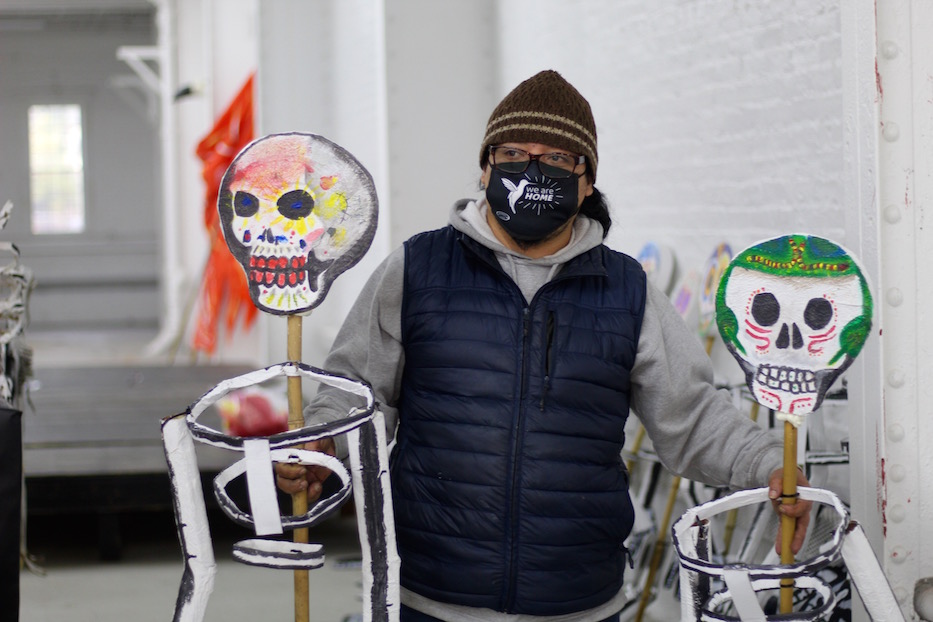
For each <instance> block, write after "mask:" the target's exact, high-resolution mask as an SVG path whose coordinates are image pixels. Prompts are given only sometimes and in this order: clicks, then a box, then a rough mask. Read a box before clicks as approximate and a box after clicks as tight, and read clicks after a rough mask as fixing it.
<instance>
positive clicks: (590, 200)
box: [580, 186, 612, 239]
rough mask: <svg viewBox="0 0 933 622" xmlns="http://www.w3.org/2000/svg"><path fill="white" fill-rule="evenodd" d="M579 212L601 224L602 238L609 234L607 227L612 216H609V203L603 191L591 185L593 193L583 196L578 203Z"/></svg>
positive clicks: (610, 224)
mask: <svg viewBox="0 0 933 622" xmlns="http://www.w3.org/2000/svg"><path fill="white" fill-rule="evenodd" d="M580 213H581V214H583V215H584V216H586V217H587V218H592V219H593V220H595V221H596V222H598V223H599V224H601V225H602V226H603V239H605V238H606V236H607V235H609V227H611V226H612V218H610V217H609V204H608V203H607V202H606V198H605V197H604V196H603V193H602V192H600V191H599V190H597V189H596V186H593V194H591V195H590V196H588V197H584V198H583V203H581V204H580Z"/></svg>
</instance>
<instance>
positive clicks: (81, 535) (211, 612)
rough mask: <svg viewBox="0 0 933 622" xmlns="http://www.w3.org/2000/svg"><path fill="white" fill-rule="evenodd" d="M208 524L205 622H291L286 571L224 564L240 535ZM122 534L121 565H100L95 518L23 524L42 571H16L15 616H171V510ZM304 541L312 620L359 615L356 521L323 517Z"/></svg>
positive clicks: (127, 521)
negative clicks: (308, 543) (210, 547)
mask: <svg viewBox="0 0 933 622" xmlns="http://www.w3.org/2000/svg"><path fill="white" fill-rule="evenodd" d="M211 518H212V523H214V520H213V519H214V516H213V515H212V517H211ZM214 525H215V526H214V527H213V529H214V530H215V532H219V533H215V539H214V550H215V556H216V557H217V564H218V568H217V576H216V581H215V587H214V591H213V593H212V596H211V599H210V603H209V605H208V610H207V617H206V619H207V620H217V621H219V620H283V621H285V620H292V619H294V597H293V594H294V592H293V589H294V588H293V578H292V573H291V572H290V571H280V570H272V569H267V568H254V567H249V566H245V565H243V564H240V563H237V562H234V561H232V559H231V557H230V554H229V552H230V550H231V545H232V543H233V542H234V541H235V540H236V539H239V538H241V537H244V534H243V533H238V532H236V531H235V530H236V529H237V528H236V527H235V526H231V527H230V528H225V529H223V530H222V531H221V528H218V527H217V526H216V525H217V523H214ZM121 528H122V531H123V539H124V547H123V557H122V559H120V560H118V561H111V562H102V561H100V560H99V555H98V549H97V546H96V538H97V533H96V530H97V525H96V517H93V516H91V517H79V518H78V519H77V520H76V521H74V522H73V523H71V524H69V523H68V522H65V521H62V522H58V523H56V522H55V520H54V519H52V518H51V517H42V518H41V519H37V520H34V521H31V523H30V533H29V541H30V546H29V549H30V553H31V554H32V555H33V556H35V557H36V558H38V563H39V565H40V567H41V569H42V571H43V572H44V575H39V574H36V573H35V572H31V571H29V570H24V571H23V572H22V573H21V576H20V592H21V593H20V599H21V602H20V620H21V621H22V622H63V621H68V622H110V621H117V620H120V621H134V622H149V621H152V622H165V621H167V620H171V619H172V614H173V610H174V606H175V599H176V596H177V593H178V587H179V583H180V580H181V576H182V569H183V565H182V557H181V552H180V547H179V544H178V541H177V539H176V536H175V527H174V523H173V519H172V516H171V514H169V513H148V514H147V515H142V514H138V515H132V516H129V517H125V518H124V521H123V525H122V527H121ZM248 535H249V534H245V536H247V537H248ZM312 541H316V542H321V543H323V544H325V554H326V555H327V561H326V563H325V566H324V567H323V568H320V569H318V570H315V571H312V572H311V573H310V594H311V597H310V601H311V605H310V606H311V612H312V613H311V620H321V621H336V622H340V621H342V620H343V619H344V618H345V617H346V616H347V615H349V614H353V613H359V607H360V604H359V601H358V594H359V587H358V586H359V584H360V580H361V574H360V570H359V565H358V563H355V562H356V560H357V559H358V554H359V546H358V544H357V542H356V519H355V518H353V517H350V518H342V517H340V518H333V519H330V520H329V521H328V522H326V523H325V524H323V525H321V526H319V527H318V528H317V529H316V530H315V531H314V534H313V535H312Z"/></svg>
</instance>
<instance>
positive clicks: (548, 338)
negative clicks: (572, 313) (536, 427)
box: [538, 311, 554, 412]
mask: <svg viewBox="0 0 933 622" xmlns="http://www.w3.org/2000/svg"><path fill="white" fill-rule="evenodd" d="M553 349H554V312H553V311H548V314H547V331H546V335H545V345H544V387H542V389H541V403H540V404H539V405H538V407H539V408H540V409H541V411H542V412H543V411H544V399H545V398H546V397H547V391H548V388H550V386H551V363H552V362H553V358H552V357H551V353H552V350H553Z"/></svg>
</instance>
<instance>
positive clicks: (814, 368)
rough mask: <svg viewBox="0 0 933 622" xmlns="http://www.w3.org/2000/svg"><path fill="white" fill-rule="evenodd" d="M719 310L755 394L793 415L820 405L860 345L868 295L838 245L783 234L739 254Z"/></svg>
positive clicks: (856, 269)
mask: <svg viewBox="0 0 933 622" xmlns="http://www.w3.org/2000/svg"><path fill="white" fill-rule="evenodd" d="M716 312H717V316H716V322H717V325H718V327H719V332H720V334H721V335H722V338H723V341H724V342H725V344H726V346H728V348H729V350H730V352H731V353H732V355H733V356H734V357H735V358H736V360H737V361H738V362H739V365H740V366H741V368H742V370H743V371H744V372H745V378H746V383H747V384H748V388H749V391H751V392H752V395H754V397H755V400H756V401H758V402H759V403H760V404H761V405H762V406H765V407H766V408H770V409H773V410H776V411H779V412H780V413H784V414H785V415H790V416H791V417H794V418H796V417H802V416H804V415H806V414H808V413H811V412H813V411H814V410H816V409H817V408H819V407H820V404H821V403H822V401H823V398H824V397H825V395H826V392H827V390H828V389H829V387H830V386H831V385H832V384H833V382H835V380H836V379H837V378H838V377H839V375H840V374H842V372H843V371H844V370H845V369H846V368H847V367H848V366H849V365H851V364H852V361H853V360H854V359H855V357H856V355H858V353H859V352H860V351H861V349H862V346H863V345H864V343H865V340H866V339H867V338H868V333H869V330H870V328H871V316H872V298H871V293H870V292H869V290H868V283H867V281H866V280H865V277H864V275H863V274H862V271H861V269H860V268H859V266H858V264H857V263H856V262H855V259H854V258H853V257H852V256H851V255H850V254H849V253H848V252H846V251H845V250H844V249H843V248H842V247H840V246H839V245H837V244H835V243H834V242H831V241H829V240H826V239H824V238H818V237H815V236H808V235H785V236H781V237H778V238H774V239H771V240H767V241H765V242H761V243H759V244H756V245H754V246H751V247H749V248H747V249H745V250H743V251H742V252H741V253H739V254H738V255H736V257H735V259H734V260H733V261H732V263H731V264H729V267H728V268H727V270H726V273H725V274H724V275H723V278H722V281H721V282H720V284H719V291H718V292H717V295H716ZM797 421H798V422H799V419H798V420H797Z"/></svg>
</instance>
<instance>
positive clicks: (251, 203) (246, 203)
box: [233, 190, 259, 218]
mask: <svg viewBox="0 0 933 622" xmlns="http://www.w3.org/2000/svg"><path fill="white" fill-rule="evenodd" d="M233 211H234V212H236V215H237V216H239V217H240V218H249V217H250V216H252V215H253V214H255V213H256V212H258V211H259V199H257V198H256V195H254V194H250V193H249V192H243V191H242V190H238V191H237V193H236V194H235V195H234V196H233Z"/></svg>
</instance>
